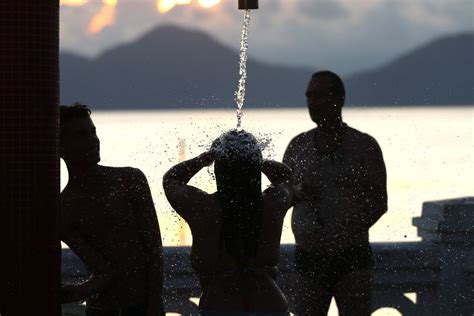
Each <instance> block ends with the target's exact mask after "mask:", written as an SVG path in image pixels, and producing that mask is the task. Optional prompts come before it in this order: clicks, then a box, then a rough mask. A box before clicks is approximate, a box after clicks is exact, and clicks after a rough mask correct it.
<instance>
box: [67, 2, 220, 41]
mask: <svg viewBox="0 0 474 316" xmlns="http://www.w3.org/2000/svg"><path fill="white" fill-rule="evenodd" d="M87 3H89V0H60V5H62V6H76V7H79V6H83V5H85V4H87ZM117 3H118V0H102V7H101V9H100V11H99V12H98V13H97V14H96V15H94V16H93V17H92V19H91V21H90V22H89V26H88V30H89V32H90V33H92V34H97V33H99V32H101V31H102V30H103V29H104V28H105V27H107V26H109V25H112V24H114V22H115V14H116V8H117ZM219 3H221V0H156V9H157V11H158V12H159V13H161V14H165V13H167V12H168V11H170V10H172V9H173V8H174V7H176V6H179V5H189V4H195V6H196V7H200V8H204V9H208V8H211V7H214V6H216V5H217V4H219Z"/></svg>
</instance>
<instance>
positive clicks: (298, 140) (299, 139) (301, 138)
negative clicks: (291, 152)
mask: <svg viewBox="0 0 474 316" xmlns="http://www.w3.org/2000/svg"><path fill="white" fill-rule="evenodd" d="M315 130H316V129H315V128H313V129H310V130H309V131H306V132H303V133H300V134H298V135H296V136H295V137H293V139H292V140H291V141H290V143H289V145H288V147H291V146H301V145H303V144H306V143H308V141H311V140H312V139H313V136H314V131H315Z"/></svg>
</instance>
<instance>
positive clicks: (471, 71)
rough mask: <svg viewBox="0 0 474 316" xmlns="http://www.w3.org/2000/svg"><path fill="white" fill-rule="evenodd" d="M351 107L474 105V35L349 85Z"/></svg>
mask: <svg viewBox="0 0 474 316" xmlns="http://www.w3.org/2000/svg"><path fill="white" fill-rule="evenodd" d="M346 88H347V91H348V100H347V101H348V103H349V104H355V105H360V104H369V105H465V104H468V105H473V104H474V33H464V34H459V35H455V36H449V37H444V38H441V39H438V40H435V41H433V42H431V43H429V44H427V45H424V46H422V47H421V48H419V49H416V50H414V51H412V52H409V53H408V54H405V55H403V56H401V57H400V58H398V59H396V60H394V61H392V62H390V63H388V64H387V65H385V66H382V67H380V68H377V69H374V70H372V71H367V72H362V73H359V74H356V75H353V76H351V77H350V78H348V80H347V81H346Z"/></svg>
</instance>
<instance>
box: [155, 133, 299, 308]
mask: <svg viewBox="0 0 474 316" xmlns="http://www.w3.org/2000/svg"><path fill="white" fill-rule="evenodd" d="M213 162H214V170H215V176H216V182H217V192H216V193H214V194H207V193H205V192H203V191H201V190H199V189H197V188H195V187H192V186H190V185H188V184H187V183H188V182H189V180H190V179H191V178H192V177H193V176H194V175H195V174H196V173H198V172H199V170H201V169H202V168H204V167H206V166H209V165H211V164H212V163H213ZM262 172H263V173H264V174H265V175H266V176H267V177H268V178H269V180H270V181H271V187H269V188H267V189H266V190H265V191H264V192H263V193H262V189H261V173H262ZM290 180H291V171H290V169H289V168H288V167H287V166H285V165H283V164H281V163H278V162H276V161H269V160H263V159H262V154H261V150H260V148H259V145H258V143H257V141H256V139H255V138H254V137H253V136H252V135H251V134H249V133H247V132H245V131H235V130H234V131H230V132H227V133H225V134H224V135H222V136H221V137H220V138H218V139H217V140H215V141H214V143H213V145H212V148H211V150H210V151H209V152H205V153H203V154H201V155H200V156H198V157H196V158H194V159H191V160H188V161H185V162H182V163H180V164H178V165H176V166H174V167H173V168H171V169H170V170H169V171H168V172H167V173H166V174H165V176H164V178H163V185H164V189H165V194H166V197H167V198H168V201H169V202H170V204H171V205H172V206H173V208H174V209H175V210H176V211H177V212H178V213H179V214H180V215H181V216H182V217H183V218H184V219H185V220H186V221H187V223H188V224H189V226H190V228H191V232H192V235H193V246H192V252H191V262H192V266H193V268H194V270H195V271H196V272H197V274H198V275H199V279H200V283H201V288H202V296H201V300H200V304H199V308H200V310H201V313H202V315H247V314H246V313H256V314H252V315H259V313H275V314H268V315H288V306H287V302H286V299H285V296H284V295H283V293H282V292H281V291H280V289H279V287H278V286H277V284H276V283H275V278H276V274H277V265H278V259H279V254H280V252H279V249H280V236H281V231H282V225H283V218H284V217H285V214H286V212H287V210H288V209H289V207H290V206H291V201H292V184H291V181H290ZM234 313H235V314H234ZM265 315H267V314H265Z"/></svg>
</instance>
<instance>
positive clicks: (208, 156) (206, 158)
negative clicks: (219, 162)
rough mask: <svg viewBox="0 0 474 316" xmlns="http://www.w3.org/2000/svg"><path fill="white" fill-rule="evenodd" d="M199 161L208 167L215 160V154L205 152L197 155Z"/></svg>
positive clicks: (210, 151)
mask: <svg viewBox="0 0 474 316" xmlns="http://www.w3.org/2000/svg"><path fill="white" fill-rule="evenodd" d="M199 159H200V160H201V161H202V163H203V164H204V165H205V166H210V165H212V163H213V162H214V160H215V154H214V152H213V151H212V150H209V151H206V152H204V153H202V154H200V155H199Z"/></svg>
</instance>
